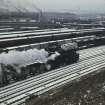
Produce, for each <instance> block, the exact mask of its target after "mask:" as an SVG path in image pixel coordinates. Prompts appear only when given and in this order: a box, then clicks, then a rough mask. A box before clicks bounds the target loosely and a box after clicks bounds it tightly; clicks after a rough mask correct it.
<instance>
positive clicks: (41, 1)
mask: <svg viewBox="0 0 105 105" xmlns="http://www.w3.org/2000/svg"><path fill="white" fill-rule="evenodd" d="M0 1H5V3H7V1H9V2H10V3H11V4H12V5H18V7H27V8H28V9H31V10H33V9H34V4H35V5H36V6H37V7H39V8H41V9H42V10H43V11H61V12H76V13H78V12H83V13H84V12H105V0H0ZM0 4H1V5H2V3H0ZM19 5H20V6H19ZM6 7H7V6H6ZM8 7H9V6H8ZM12 9H13V7H12Z"/></svg>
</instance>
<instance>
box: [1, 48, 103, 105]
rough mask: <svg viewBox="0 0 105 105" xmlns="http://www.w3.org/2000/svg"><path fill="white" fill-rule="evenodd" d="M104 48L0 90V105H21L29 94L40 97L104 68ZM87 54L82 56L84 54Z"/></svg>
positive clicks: (88, 52)
mask: <svg viewBox="0 0 105 105" xmlns="http://www.w3.org/2000/svg"><path fill="white" fill-rule="evenodd" d="M104 48H105V46H102V47H99V48H93V49H86V50H83V51H79V53H80V55H81V56H80V61H79V62H78V63H76V64H72V65H69V66H66V67H63V68H60V69H56V70H53V71H50V72H47V73H44V74H41V75H38V76H36V77H32V78H29V79H27V80H24V81H21V82H17V83H15V84H12V85H9V86H6V87H4V88H1V89H0V105H19V104H23V103H24V102H25V100H26V99H27V98H29V96H30V95H31V94H34V95H40V94H42V93H44V92H47V91H48V90H50V89H53V88H55V87H59V86H62V85H64V84H66V83H68V82H71V81H72V80H75V79H77V78H80V77H81V76H84V75H86V74H88V73H91V72H94V71H97V70H98V69H100V68H102V67H105V50H104ZM85 52H86V53H87V55H86V54H84V53H85Z"/></svg>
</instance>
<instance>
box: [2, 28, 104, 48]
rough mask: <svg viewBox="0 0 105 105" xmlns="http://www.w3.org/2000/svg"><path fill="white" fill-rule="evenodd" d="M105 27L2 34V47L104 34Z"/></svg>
mask: <svg viewBox="0 0 105 105" xmlns="http://www.w3.org/2000/svg"><path fill="white" fill-rule="evenodd" d="M104 33H105V29H88V30H86V29H85V30H69V29H65V30H64V29H62V30H55V31H48V32H33V33H21V34H14V35H13V34H12V35H1V36H0V48H7V47H14V46H20V45H25V44H33V43H41V42H48V41H54V40H63V39H69V38H76V37H84V36H91V35H96V36H104Z"/></svg>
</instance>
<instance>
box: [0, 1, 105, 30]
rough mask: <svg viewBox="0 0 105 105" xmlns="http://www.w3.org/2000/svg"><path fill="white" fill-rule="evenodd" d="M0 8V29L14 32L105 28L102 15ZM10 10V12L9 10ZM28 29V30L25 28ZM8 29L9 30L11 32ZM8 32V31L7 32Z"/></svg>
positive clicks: (5, 5) (39, 9) (35, 7)
mask: <svg viewBox="0 0 105 105" xmlns="http://www.w3.org/2000/svg"><path fill="white" fill-rule="evenodd" d="M2 4H3V5H4V6H3V7H0V27H4V28H9V29H10V28H11V29H12V28H14V30H27V29H36V28H37V29H38V28H39V29H40V28H41V29H44V28H63V27H67V28H76V29H81V28H82V29H83V28H86V29H87V28H94V27H95V28H96V27H104V26H105V17H104V15H103V14H101V15H99V14H95V15H93V16H91V14H86V15H82V14H81V15H80V14H75V13H70V12H45V11H43V9H41V8H39V7H37V6H36V5H34V4H31V7H32V8H33V11H30V9H28V8H27V7H24V6H20V5H19V6H16V5H12V4H11V2H7V4H5V3H3V2H2ZM10 7H11V8H12V10H10V9H9V8H10ZM27 27H28V28H27ZM11 29H10V30H11ZM7 31H8V30H7Z"/></svg>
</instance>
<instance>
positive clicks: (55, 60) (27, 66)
mask: <svg viewBox="0 0 105 105" xmlns="http://www.w3.org/2000/svg"><path fill="white" fill-rule="evenodd" d="M77 48H78V46H77V43H75V42H72V43H65V44H62V45H60V44H59V43H56V44H53V45H50V44H49V47H48V48H46V49H40V50H39V49H29V50H27V51H22V52H19V51H10V52H8V53H2V54H0V86H4V85H6V84H9V83H11V82H13V81H19V80H23V79H25V78H27V77H29V76H32V75H38V74H41V73H44V72H47V71H50V70H53V69H57V68H59V67H63V66H66V65H69V64H72V63H74V62H77V61H78V60H79V54H78V53H77Z"/></svg>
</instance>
